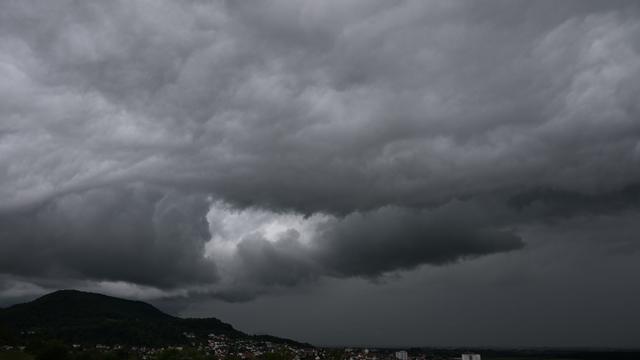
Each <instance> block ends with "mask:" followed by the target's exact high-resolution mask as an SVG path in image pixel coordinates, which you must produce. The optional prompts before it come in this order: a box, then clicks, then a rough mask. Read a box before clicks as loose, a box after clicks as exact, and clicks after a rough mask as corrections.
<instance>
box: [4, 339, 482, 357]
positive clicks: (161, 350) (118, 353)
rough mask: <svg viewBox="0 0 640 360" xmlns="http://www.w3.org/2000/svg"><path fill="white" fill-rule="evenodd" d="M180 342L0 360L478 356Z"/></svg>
mask: <svg viewBox="0 0 640 360" xmlns="http://www.w3.org/2000/svg"><path fill="white" fill-rule="evenodd" d="M183 335H184V337H185V338H186V339H187V340H188V341H187V344H185V345H180V346H176V345H167V346H160V347H157V346H156V347H154V346H125V345H118V344H113V345H105V344H70V345H66V344H64V343H62V342H56V341H44V342H42V343H39V342H36V343H30V344H22V345H3V346H0V359H5V358H6V359H21V360H22V359H24V360H27V359H29V360H31V359H34V360H73V359H87V360H88V359H104V360H111V359H114V360H115V359H131V360H134V359H135V360H174V359H175V360H188V359H196V360H200V359H224V360H248V359H264V360H322V359H330V360H410V359H411V360H427V359H433V360H453V359H458V360H481V356H480V355H479V354H460V353H458V354H457V355H456V354H454V353H452V352H446V353H444V354H443V353H442V352H439V353H435V354H433V353H428V352H426V351H424V350H420V349H413V350H409V351H407V350H399V349H376V348H358V347H351V348H339V347H314V346H310V345H309V346H299V345H296V344H282V343H274V342H271V341H263V340H256V339H251V338H233V337H228V336H225V335H216V334H209V335H208V336H207V338H206V339H199V338H198V337H197V336H196V335H195V334H193V333H188V332H185V333H183Z"/></svg>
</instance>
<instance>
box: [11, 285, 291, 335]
mask: <svg viewBox="0 0 640 360" xmlns="http://www.w3.org/2000/svg"><path fill="white" fill-rule="evenodd" d="M0 327H1V328H4V331H3V333H5V334H7V333H9V335H5V336H11V337H12V338H14V339H15V338H20V339H23V340H28V339H29V338H46V339H51V338H53V339H59V340H62V341H64V342H68V343H78V344H122V345H149V346H156V345H173V344H176V345H177V344H185V343H189V342H191V341H194V339H200V340H203V339H206V337H207V336H208V335H209V334H216V335H226V336H228V337H231V338H249V337H253V336H250V335H247V334H245V333H243V332H241V331H238V330H236V329H234V328H233V326H231V325H229V324H227V323H224V322H222V321H220V320H218V319H216V318H206V319H182V318H178V317H175V316H171V315H168V314H166V313H164V312H162V311H160V310H158V309H157V308H156V307H154V306H152V305H150V304H147V303H145V302H141V301H132V300H125V299H120V298H116V297H112V296H106V295H101V294H94V293H87V292H81V291H76V290H60V291H56V292H53V293H50V294H47V295H44V296H42V297H40V298H38V299H36V300H33V301H31V302H28V303H24V304H17V305H13V306H11V307H9V308H5V309H0ZM270 339H271V340H272V341H274V342H283V343H285V342H286V343H295V342H292V341H290V340H286V339H280V338H276V337H270Z"/></svg>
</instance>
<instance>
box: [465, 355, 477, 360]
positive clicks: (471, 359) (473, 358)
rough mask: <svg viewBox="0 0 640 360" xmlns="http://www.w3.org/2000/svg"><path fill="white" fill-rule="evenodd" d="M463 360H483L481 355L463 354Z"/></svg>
mask: <svg viewBox="0 0 640 360" xmlns="http://www.w3.org/2000/svg"><path fill="white" fill-rule="evenodd" d="M462 360H481V359H480V354H462Z"/></svg>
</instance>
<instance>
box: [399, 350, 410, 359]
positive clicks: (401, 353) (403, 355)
mask: <svg viewBox="0 0 640 360" xmlns="http://www.w3.org/2000/svg"><path fill="white" fill-rule="evenodd" d="M396 359H398V360H408V359H409V354H407V352H406V351H404V350H402V351H396Z"/></svg>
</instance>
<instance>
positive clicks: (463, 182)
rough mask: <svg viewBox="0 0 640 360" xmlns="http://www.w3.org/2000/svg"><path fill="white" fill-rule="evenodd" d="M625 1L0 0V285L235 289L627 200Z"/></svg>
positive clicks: (363, 267)
mask: <svg viewBox="0 0 640 360" xmlns="http://www.w3.org/2000/svg"><path fill="white" fill-rule="evenodd" d="M639 10H640V8H639V7H638V5H637V3H636V2H633V1H608V2H606V3H603V2H591V1H561V2H559V3H558V2H553V3H552V2H546V1H539V2H524V1H504V2H503V1H490V2H487V3H483V4H476V3H473V2H470V1H469V2H467V1H458V2H450V1H400V2H393V3H390V2H386V1H348V2H344V1H327V2H317V1H308V2H305V1H302V2H301V1H285V0H282V1H276V2H273V3H270V4H269V5H266V4H262V3H235V2H222V1H214V2H201V1H182V2H174V1H113V2H102V1H83V2H75V1H64V0H60V1H47V2H37V1H5V2H2V3H0V79H1V81H0V246H1V247H2V251H1V252H0V274H2V277H1V278H0V288H1V289H3V290H2V294H5V297H9V296H11V297H14V296H22V295H21V294H26V293H30V292H38V291H44V290H46V289H51V288H56V287H61V286H65V284H66V286H75V287H83V288H90V289H98V290H99V289H105V290H106V291H109V292H112V293H118V294H125V293H129V294H131V295H133V296H136V297H152V298H154V297H165V296H168V297H172V296H177V295H181V296H185V295H192V296H196V295H198V294H200V295H206V296H214V297H218V298H221V299H225V300H228V301H236V300H250V299H253V298H255V297H257V296H259V295H261V294H267V293H271V292H277V291H280V290H282V289H287V288H293V287H296V286H303V285H306V284H309V283H315V282H317V281H318V280H319V279H322V278H337V279H346V278H354V277H355V278H365V279H372V280H374V281H375V280H380V279H382V278H384V277H385V276H387V275H390V274H395V273H397V272H407V271H410V270H415V269H417V268H419V267H420V266H422V265H425V264H429V265H447V264H454V263H459V262H461V261H468V260H472V259H476V258H478V257H482V256H487V255H491V254H499V253H510V252H517V251H519V250H521V249H523V248H526V246H527V241H526V238H525V236H524V235H523V234H524V233H525V230H526V229H529V228H530V227H531V226H543V227H545V229H546V230H545V231H547V232H549V233H550V234H553V233H556V232H557V233H562V231H563V229H564V228H565V227H566V226H569V225H567V224H570V223H571V221H574V219H576V218H584V217H592V216H594V217H595V216H609V217H611V218H614V219H615V218H616V217H618V216H621V215H620V214H623V213H626V212H629V211H634V210H635V209H637V206H638V199H639V195H638V184H640V141H639V139H640V122H639V121H638V119H639V118H640V107H639V105H638V104H639V103H638V101H637V100H638V98H640V85H639V84H640V42H638V39H640V25H638V24H639V22H638V18H639V17H640V12H639ZM559 241H561V240H559ZM2 286H4V287H2ZM6 294H8V295H6Z"/></svg>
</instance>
